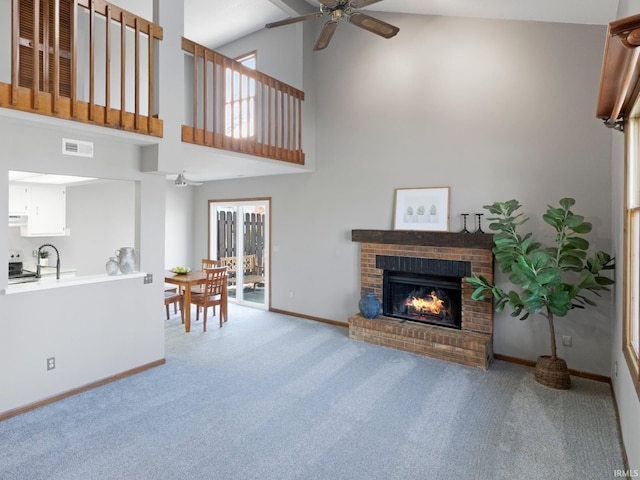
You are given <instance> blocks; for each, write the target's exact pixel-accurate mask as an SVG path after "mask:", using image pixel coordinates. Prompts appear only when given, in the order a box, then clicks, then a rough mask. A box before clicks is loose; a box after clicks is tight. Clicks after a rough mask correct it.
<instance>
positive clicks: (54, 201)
mask: <svg viewBox="0 0 640 480" xmlns="http://www.w3.org/2000/svg"><path fill="white" fill-rule="evenodd" d="M29 191H30V202H29V220H28V222H27V225H26V226H24V227H20V234H21V235H22V236H23V237H53V236H62V235H64V234H65V227H66V220H67V213H66V209H67V198H66V189H65V187H61V186H58V185H31V186H30V187H29Z"/></svg>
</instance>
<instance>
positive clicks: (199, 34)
mask: <svg viewBox="0 0 640 480" xmlns="http://www.w3.org/2000/svg"><path fill="white" fill-rule="evenodd" d="M184 2H185V36H186V37H187V38H189V39H191V40H194V41H196V42H198V43H200V44H202V45H206V46H208V47H209V48H213V49H216V48H218V47H220V46H222V45H225V44H227V43H229V42H231V41H234V40H237V39H238V38H242V37H244V36H245V35H248V34H251V33H253V32H256V31H259V30H261V29H263V28H264V26H265V24H266V23H269V22H275V21H278V20H283V19H285V18H289V17H293V16H298V15H302V14H306V13H311V12H314V11H318V9H319V5H320V4H319V3H318V1H317V0H184ZM367 10H370V11H371V12H397V13H408V14H420V15H442V16H461V17H478V18H497V19H508V20H531V21H544V22H559V23H577V24H593V25H606V24H607V23H609V22H610V21H612V20H614V19H615V18H616V14H617V10H618V0H383V1H380V2H378V3H375V4H374V5H371V6H370V7H368V8H367ZM313 21H316V22H324V21H326V19H317V20H313ZM206 150H207V149H206V148H204V147H196V146H193V147H192V148H190V151H189V154H188V156H187V158H186V159H185V170H186V174H187V176H188V177H189V178H190V180H196V181H209V180H220V179H228V178H237V177H252V176H261V175H275V174H285V173H293V172H297V171H300V170H299V169H298V168H297V167H295V166H293V165H289V164H286V163H284V162H264V161H262V160H261V159H259V158H254V157H249V156H246V155H241V156H238V155H232V154H229V153H227V152H224V151H220V150H217V151H216V153H215V155H213V156H214V157H215V159H212V158H211V157H212V155H211V152H207V151H206ZM171 178H174V177H171Z"/></svg>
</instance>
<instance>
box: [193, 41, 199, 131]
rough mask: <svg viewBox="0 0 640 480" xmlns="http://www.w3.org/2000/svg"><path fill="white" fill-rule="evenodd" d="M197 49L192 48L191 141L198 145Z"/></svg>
mask: <svg viewBox="0 0 640 480" xmlns="http://www.w3.org/2000/svg"><path fill="white" fill-rule="evenodd" d="M197 132H198V47H194V48H193V141H194V143H198V136H197Z"/></svg>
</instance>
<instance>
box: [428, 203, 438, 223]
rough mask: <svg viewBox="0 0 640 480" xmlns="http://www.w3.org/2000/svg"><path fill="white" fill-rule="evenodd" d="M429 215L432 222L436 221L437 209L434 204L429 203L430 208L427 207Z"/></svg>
mask: <svg viewBox="0 0 640 480" xmlns="http://www.w3.org/2000/svg"><path fill="white" fill-rule="evenodd" d="M429 215H430V216H431V222H432V223H438V209H437V208H436V206H435V205H431V208H430V209H429Z"/></svg>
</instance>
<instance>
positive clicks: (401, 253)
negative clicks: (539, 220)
mask: <svg viewBox="0 0 640 480" xmlns="http://www.w3.org/2000/svg"><path fill="white" fill-rule="evenodd" d="M351 238H352V240H353V241H354V242H359V243H360V287H361V294H364V293H365V292H366V291H373V292H374V295H375V296H376V297H377V298H378V300H380V301H381V302H382V301H383V289H384V286H383V278H384V273H385V272H397V271H400V272H405V273H406V274H408V275H414V274H415V273H418V272H422V271H431V272H432V273H433V272H435V273H436V274H438V275H440V276H442V277H444V278H451V279H456V280H459V279H461V278H462V277H464V276H468V275H470V274H471V272H474V273H478V274H481V275H483V276H485V277H487V278H488V279H489V280H490V281H493V254H492V252H491V249H492V248H493V237H492V235H490V234H475V233H467V234H463V233H450V232H422V231H387V230H353V231H352V234H351ZM460 286H461V305H460V327H459V328H448V327H447V326H441V325H435V324H425V323H416V322H414V321H411V320H407V319H399V318H393V317H388V316H384V315H380V316H378V317H377V318H375V319H373V320H369V319H366V318H364V317H363V316H362V315H360V314H357V315H353V316H351V317H350V318H349V338H351V339H353V340H358V341H363V342H367V343H372V344H375V345H381V346H385V347H389V348H394V349H397V350H403V351H407V352H410V353H415V354H418V355H425V356H428V357H433V358H437V359H440V360H445V361H449V362H455V363H459V364H462V365H467V366H470V367H475V368H480V369H482V370H486V369H487V368H488V367H489V363H490V361H491V359H492V358H493V303H492V301H491V300H487V301H483V302H476V301H474V300H472V299H471V292H472V290H473V289H472V288H471V287H470V286H469V285H468V284H467V283H466V282H464V281H462V282H461V284H460Z"/></svg>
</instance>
